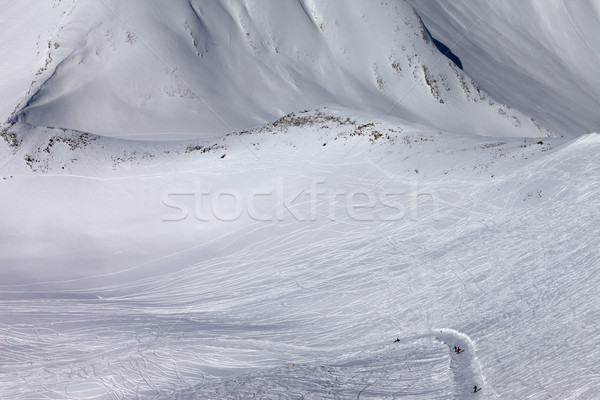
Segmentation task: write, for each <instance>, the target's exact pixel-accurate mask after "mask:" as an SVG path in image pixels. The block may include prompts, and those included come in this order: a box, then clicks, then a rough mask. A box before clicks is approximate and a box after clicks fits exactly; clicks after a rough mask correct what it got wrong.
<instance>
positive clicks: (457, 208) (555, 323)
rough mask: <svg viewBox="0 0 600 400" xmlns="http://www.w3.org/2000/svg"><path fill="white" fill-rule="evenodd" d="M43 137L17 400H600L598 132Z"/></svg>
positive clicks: (333, 126)
mask: <svg viewBox="0 0 600 400" xmlns="http://www.w3.org/2000/svg"><path fill="white" fill-rule="evenodd" d="M13 129H15V128H13ZM20 137H22V138H23V139H22V142H21V144H20V146H19V147H18V148H17V147H12V148H10V147H8V145H7V144H6V142H5V141H0V152H1V154H2V159H3V160H4V161H3V165H2V174H3V176H2V177H1V178H2V179H0V190H1V191H2V193H3V195H2V197H1V198H0V210H2V218H0V224H1V225H0V232H1V233H2V240H0V246H1V247H0V264H1V265H2V266H3V267H2V269H1V270H0V274H1V275H0V282H2V284H0V297H1V299H2V300H1V303H0V304H1V305H0V332H1V336H0V337H2V338H3V341H2V352H0V368H1V371H2V374H3V377H2V379H1V380H0V394H1V395H2V397H3V398H15V399H17V398H30V399H31V398H67V397H68V398H132V397H140V398H175V397H176V396H180V398H184V399H186V398H215V399H218V398H232V397H233V398H249V397H252V396H255V397H263V398H276V397H277V396H282V397H290V398H294V397H300V396H304V397H305V398H335V397H336V396H338V397H341V398H354V397H361V398H363V397H365V398H367V397H371V398H386V397H387V398H391V397H396V398H398V397H402V396H405V397H407V398H423V399H430V398H441V399H451V398H465V396H467V395H468V392H469V391H472V387H473V385H475V384H476V385H478V386H482V387H483V390H482V391H481V392H480V394H479V396H481V397H483V398H498V399H500V398H501V399H507V398H508V399H511V398H543V397H547V396H555V397H560V398H572V397H584V398H593V397H594V396H595V395H596V394H597V387H598V378H597V375H595V372H594V371H597V370H598V368H600V364H599V361H598V360H600V357H598V355H599V354H598V349H599V348H600V346H598V341H599V340H600V339H599V336H598V333H597V332H598V331H599V329H598V328H599V326H598V321H599V319H598V318H597V316H598V313H599V312H600V309H599V305H598V302H597V298H598V287H600V281H599V277H600V274H599V273H598V268H599V267H600V262H599V260H600V254H599V253H598V249H600V242H599V240H600V239H599V238H600V214H599V213H598V207H597V198H598V196H599V195H600V183H599V182H600V180H598V179H597V178H598V176H599V174H600V170H599V169H598V166H599V165H600V159H599V154H600V139H599V136H598V135H597V134H592V135H585V136H582V137H581V138H579V139H577V140H568V139H541V140H540V139H534V140H531V139H523V138H516V139H498V138H480V137H479V138H478V137H473V136H460V135H456V134H452V133H450V132H441V131H439V130H434V129H431V128H427V127H424V126H420V125H415V124H411V123H408V122H406V121H403V120H399V119H386V120H382V119H381V118H380V117H379V115H378V114H367V113H363V112H351V111H348V110H346V109H341V108H336V109H329V108H327V109H319V110H315V111H307V112H298V113H294V114H291V115H288V116H286V117H284V118H282V119H280V120H278V121H276V122H274V123H272V124H268V125H265V126H264V127H262V128H258V129H255V130H252V131H248V132H242V133H238V134H231V135H227V136H224V137H222V138H220V139H218V140H216V141H214V142H213V141H200V142H198V143H179V144H177V143H171V144H161V143H139V142H128V141H122V140H117V139H111V138H105V137H94V136H89V135H85V134H80V133H77V132H70V131H63V130H61V129H56V128H55V129H51V128H41V127H31V128H30V131H28V132H21V136H20ZM186 211H187V212H186ZM396 338H399V339H400V342H398V343H393V340H395V339H396ZM456 345H458V346H460V347H461V348H464V349H466V352H465V353H463V354H462V355H461V354H455V353H453V352H452V350H451V349H452V348H453V346H456Z"/></svg>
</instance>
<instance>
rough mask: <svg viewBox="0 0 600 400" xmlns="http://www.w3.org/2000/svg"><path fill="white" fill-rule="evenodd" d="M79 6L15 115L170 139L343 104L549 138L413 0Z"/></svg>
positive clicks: (468, 129)
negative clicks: (484, 84)
mask: <svg viewBox="0 0 600 400" xmlns="http://www.w3.org/2000/svg"><path fill="white" fill-rule="evenodd" d="M84 4H85V5H84ZM73 8H74V11H72V15H71V16H70V18H69V20H68V22H67V23H65V24H64V25H63V26H62V27H61V29H60V30H59V32H58V34H57V35H56V36H55V37H54V38H53V39H52V40H50V41H49V43H50V47H52V48H51V49H49V50H48V59H47V62H46V65H45V67H44V68H47V69H48V71H47V73H45V74H44V76H45V81H43V83H41V82H42V81H40V83H41V84H39V83H38V84H35V85H34V86H35V87H36V89H34V90H33V92H32V95H31V97H30V98H29V99H28V100H27V101H26V102H24V103H23V104H22V106H21V108H20V109H19V110H18V111H17V112H16V113H15V114H14V116H13V121H15V120H19V121H23V122H27V123H29V124H32V125H38V126H55V127H62V128H69V129H76V130H80V131H85V132H90V133H96V134H100V135H107V136H117V137H124V138H130V139H154V140H156V139H162V140H170V139H180V138H188V139H189V138H194V137H203V136H204V137H211V136H212V137H214V136H218V135H221V134H224V133H228V132H231V131H236V130H243V129H248V128H253V127H256V126H260V125H262V124H264V123H267V122H270V121H273V120H275V119H277V118H279V117H281V116H283V115H285V114H287V113H289V112H293V111H298V110H301V109H305V108H314V107H316V106H320V105H325V104H337V105H341V106H345V107H348V108H351V109H361V110H366V111H373V112H378V113H380V114H381V115H382V116H385V115H392V116H397V117H401V118H404V119H407V120H410V121H413V122H417V123H421V124H426V125H429V126H434V127H436V128H439V129H445V130H452V131H458V132H464V133H471V134H477V135H484V136H515V137H517V136H518V137H523V136H529V137H535V136H548V135H550V134H551V133H550V132H549V131H547V130H545V129H544V128H542V127H540V126H539V124H537V123H536V122H535V121H534V120H532V119H531V118H530V117H528V116H525V115H523V114H521V113H520V112H518V111H517V110H514V109H510V108H509V107H506V106H503V105H502V104H498V103H497V102H496V101H494V100H493V99H492V98H490V96H488V95H486V94H485V93H483V92H482V91H480V89H479V88H478V87H477V85H476V84H475V83H474V82H473V81H472V80H471V79H470V78H469V77H467V76H466V75H465V74H464V73H463V72H462V71H460V70H459V69H458V68H456V66H454V64H453V63H452V62H450V61H449V60H447V59H446V58H445V57H443V56H442V55H441V54H440V53H439V52H438V51H437V50H436V49H435V47H434V46H433V44H432V41H431V38H430V37H428V35H427V34H426V32H425V30H424V27H423V26H422V24H421V21H420V19H419V17H418V16H417V15H416V14H415V13H414V11H413V10H412V8H411V7H410V6H409V5H407V4H406V3H405V2H403V1H398V2H389V3H384V2H381V3H379V2H378V3H372V2H369V1H365V2H355V3H353V6H352V7H339V5H338V4H336V2H335V1H333V2H332V1H320V2H312V1H308V0H301V1H300V0H298V1H291V0H288V1H268V2H260V3H256V2H248V1H241V0H236V1H214V2H201V1H197V0H178V1H170V2H168V3H166V2H163V1H160V0H152V1H149V0H146V1H143V2H140V1H127V2H123V1H113V2H104V1H102V2H91V3H90V2H83V3H82V2H79V3H75V5H74V6H73ZM89 93H93V96H90V95H89ZM459 115H469V118H461V117H457V116H459Z"/></svg>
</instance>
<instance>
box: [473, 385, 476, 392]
mask: <svg viewBox="0 0 600 400" xmlns="http://www.w3.org/2000/svg"><path fill="white" fill-rule="evenodd" d="M473 393H477V385H475V386H473Z"/></svg>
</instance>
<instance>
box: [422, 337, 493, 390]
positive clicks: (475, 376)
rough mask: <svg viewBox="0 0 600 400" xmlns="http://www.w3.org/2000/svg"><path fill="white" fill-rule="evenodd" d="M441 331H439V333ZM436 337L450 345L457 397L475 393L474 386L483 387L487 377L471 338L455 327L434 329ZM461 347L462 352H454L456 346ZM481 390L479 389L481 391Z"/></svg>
mask: <svg viewBox="0 0 600 400" xmlns="http://www.w3.org/2000/svg"><path fill="white" fill-rule="evenodd" d="M438 331H439V333H438ZM433 333H434V334H435V335H436V338H437V339H439V340H440V341H442V342H443V343H444V344H446V345H447V346H448V349H449V351H450V352H451V355H452V356H451V360H452V361H451V364H450V365H451V367H450V368H451V369H452V372H453V374H454V379H455V385H456V391H455V398H456V399H464V398H466V397H468V396H469V394H470V393H471V394H474V389H473V387H474V386H475V385H476V386H477V387H478V388H482V385H483V384H484V382H485V378H484V377H483V375H482V374H481V367H480V365H479V361H478V360H477V355H476V349H475V345H474V344H473V341H472V340H471V338H470V337H469V336H468V335H466V334H464V333H461V332H458V331H456V330H454V329H449V328H443V329H436V330H434V331H433ZM455 346H456V347H458V348H460V350H461V351H460V353H455V352H454V347H455ZM479 391H480V390H478V392H479Z"/></svg>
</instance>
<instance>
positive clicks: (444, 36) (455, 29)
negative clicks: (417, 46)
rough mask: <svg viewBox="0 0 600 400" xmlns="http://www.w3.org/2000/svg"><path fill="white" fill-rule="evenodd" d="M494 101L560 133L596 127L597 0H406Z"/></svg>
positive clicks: (599, 106) (599, 84) (599, 87)
mask: <svg viewBox="0 0 600 400" xmlns="http://www.w3.org/2000/svg"><path fill="white" fill-rule="evenodd" d="M408 1H409V3H410V4H411V5H412V6H413V7H414V8H415V9H416V10H417V11H418V13H419V15H420V16H421V17H422V18H423V20H424V21H425V24H426V25H427V27H428V29H429V30H430V32H431V33H432V34H433V35H434V37H436V38H437V39H439V40H442V41H444V42H445V43H446V45H448V46H452V51H453V52H454V53H455V54H456V55H457V56H458V57H460V59H461V60H462V62H463V64H464V70H465V72H466V73H467V74H469V75H470V76H472V77H473V78H474V79H475V81H477V83H479V84H480V86H481V88H482V89H484V90H485V91H486V92H487V93H489V94H490V95H491V96H492V97H494V98H495V99H497V100H499V101H501V102H503V103H506V104H509V105H511V106H513V107H515V108H517V109H519V110H520V111H523V112H524V113H526V114H530V115H533V116H534V117H535V118H537V119H538V120H539V121H541V123H543V124H544V125H545V126H548V127H550V128H551V129H554V130H556V131H559V132H561V133H564V134H575V135H577V134H583V133H588V132H594V131H597V130H598V129H600V112H598V110H600V35H599V34H598V32H600V3H599V2H598V1H596V0H577V1H567V0H543V1H520V0H502V1H487V0H457V1H454V0H453V1H444V0H430V1H420V0H408Z"/></svg>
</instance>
